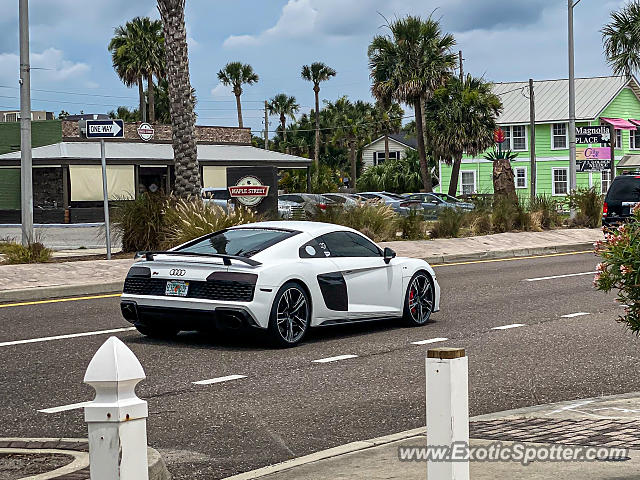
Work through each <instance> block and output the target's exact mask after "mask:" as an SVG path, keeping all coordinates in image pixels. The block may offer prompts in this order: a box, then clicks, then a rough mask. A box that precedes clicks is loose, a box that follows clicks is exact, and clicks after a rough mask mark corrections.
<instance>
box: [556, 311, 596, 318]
mask: <svg viewBox="0 0 640 480" xmlns="http://www.w3.org/2000/svg"><path fill="white" fill-rule="evenodd" d="M583 315H591V314H590V313H587V312H577V313H569V314H567V315H561V317H562V318H573V317H582V316H583Z"/></svg>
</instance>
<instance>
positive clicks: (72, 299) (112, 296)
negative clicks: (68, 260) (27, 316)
mask: <svg viewBox="0 0 640 480" xmlns="http://www.w3.org/2000/svg"><path fill="white" fill-rule="evenodd" d="M121 295H122V294H121V293H108V294H106V295H91V296H88V297H69V298H55V299H52V300H35V301H33V302H20V303H5V304H0V308H5V307H23V306H26V305H42V304H44V303H59V302H75V301H78V300H95V299H98V298H114V297H119V296H121Z"/></svg>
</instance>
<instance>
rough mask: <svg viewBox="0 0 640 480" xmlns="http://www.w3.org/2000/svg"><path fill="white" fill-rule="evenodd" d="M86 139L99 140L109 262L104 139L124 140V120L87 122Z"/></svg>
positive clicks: (108, 257)
mask: <svg viewBox="0 0 640 480" xmlns="http://www.w3.org/2000/svg"><path fill="white" fill-rule="evenodd" d="M87 138H99V139H100V162H101V165H102V196H103V203H104V230H105V237H106V241H107V260H111V227H110V225H109V191H108V188H107V160H106V155H105V145H104V139H105V138H124V120H117V119H116V120H87Z"/></svg>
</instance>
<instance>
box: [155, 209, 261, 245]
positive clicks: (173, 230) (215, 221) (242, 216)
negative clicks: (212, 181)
mask: <svg viewBox="0 0 640 480" xmlns="http://www.w3.org/2000/svg"><path fill="white" fill-rule="evenodd" d="M256 221H259V217H258V216H257V215H256V214H255V213H254V212H253V211H251V210H247V209H245V208H239V207H236V208H235V209H234V210H232V211H231V212H229V213H226V212H225V211H224V210H223V209H222V208H221V207H219V206H217V205H213V204H210V203H204V202H202V201H201V200H199V199H196V200H193V201H186V200H177V201H169V202H167V204H166V208H165V211H164V222H163V223H164V226H163V241H162V246H163V247H164V248H171V247H175V246H176V245H180V244H182V243H185V242H188V241H189V240H193V239H194V238H198V237H201V236H202V235H207V234H208V233H213V232H216V231H218V230H223V229H225V228H229V227H233V226H235V225H242V224H245V223H252V222H256Z"/></svg>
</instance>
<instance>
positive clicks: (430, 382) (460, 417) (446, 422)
mask: <svg viewBox="0 0 640 480" xmlns="http://www.w3.org/2000/svg"><path fill="white" fill-rule="evenodd" d="M426 370H427V402H426V403H427V445H428V446H429V447H439V446H447V447H451V448H452V449H453V448H461V447H462V448H467V447H468V445H469V384H468V376H469V363H468V361H467V357H466V356H465V352H464V349H463V348H446V347H443V348H434V349H430V350H428V351H427V359H426ZM454 444H455V445H454ZM456 445H457V447H456ZM463 452H464V453H466V451H465V450H463ZM427 478H428V479H429V480H469V461H468V460H466V461H454V462H451V461H444V462H443V461H435V462H434V461H432V460H429V461H427Z"/></svg>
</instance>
